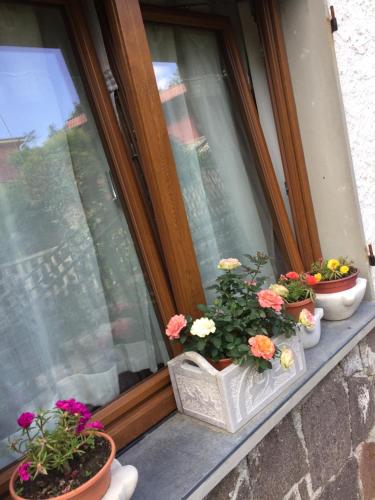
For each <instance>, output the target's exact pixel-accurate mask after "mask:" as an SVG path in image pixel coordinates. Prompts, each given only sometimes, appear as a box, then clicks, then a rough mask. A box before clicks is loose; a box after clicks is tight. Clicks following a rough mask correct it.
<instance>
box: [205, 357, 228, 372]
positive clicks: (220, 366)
mask: <svg viewBox="0 0 375 500" xmlns="http://www.w3.org/2000/svg"><path fill="white" fill-rule="evenodd" d="M208 362H209V363H211V365H212V366H213V367H214V368H216V370H218V371H219V372H221V370H224V368H226V367H227V366H229V365H231V364H232V363H233V361H232V360H231V359H230V358H222V359H218V360H217V361H214V360H213V359H209V360H208Z"/></svg>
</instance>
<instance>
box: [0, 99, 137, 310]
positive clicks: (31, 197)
mask: <svg viewBox="0 0 375 500" xmlns="http://www.w3.org/2000/svg"><path fill="white" fill-rule="evenodd" d="M80 114H82V109H78V108H76V109H75V111H74V112H73V114H72V118H73V117H77V116H79V115H80ZM94 139H96V140H97V133H96V131H95V132H94V131H93V130H92V129H91V127H90V125H89V123H84V124H83V125H82V126H76V127H73V128H70V129H67V128H64V129H60V130H58V129H56V127H55V126H54V125H53V124H51V125H50V127H49V137H48V138H47V139H46V141H45V142H44V143H43V144H42V145H40V146H38V145H33V134H29V137H28V140H27V141H26V142H25V143H24V145H23V146H22V148H21V149H20V150H19V151H17V152H16V153H13V154H12V156H11V158H10V162H11V163H12V164H13V165H15V166H16V168H17V170H18V173H19V175H18V177H17V179H16V180H15V181H13V182H9V183H7V184H3V185H0V198H3V200H4V205H5V203H6V204H7V207H6V208H7V213H8V216H9V217H11V218H12V220H11V222H10V220H8V222H7V221H5V220H4V218H1V221H0V230H1V234H3V235H4V234H5V235H9V237H10V239H12V238H13V241H12V242H11V244H9V241H5V245H3V246H2V250H1V251H2V253H3V256H1V255H0V258H1V261H2V262H4V261H7V260H9V257H11V260H16V259H17V258H21V257H28V256H30V255H33V254H35V253H38V252H44V251H48V250H49V249H53V248H54V249H55V250H54V251H53V252H54V260H55V261H56V259H57V258H59V261H60V260H61V261H62V263H61V265H60V269H61V270H62V271H61V272H62V273H64V272H67V271H68V269H69V266H70V267H73V268H74V272H75V273H76V274H77V275H78V276H79V277H81V278H82V281H81V280H80V283H79V284H75V283H73V282H72V283H69V294H68V295H70V300H71V301H74V295H75V292H74V289H75V288H77V287H78V289H79V290H80V291H81V292H82V291H83V288H85V287H86V288H87V287H90V286H94V287H101V286H103V288H104V290H105V295H106V299H107V301H109V303H110V304H113V307H112V309H113V310H114V313H113V314H114V316H115V317H116V316H117V309H118V307H117V305H118V304H122V307H124V306H123V304H125V303H128V302H129V300H130V302H133V300H132V298H131V297H129V293H128V291H129V290H130V289H131V283H129V282H131V280H132V279H133V281H137V280H138V279H142V276H141V275H135V273H131V274H130V276H129V273H126V270H127V269H128V267H129V262H130V257H129V253H130V252H131V251H132V248H131V245H132V242H131V240H130V235H129V234H128V231H127V228H126V226H125V225H124V224H123V220H122V218H121V215H120V213H119V212H120V210H119V207H118V206H117V205H116V204H115V203H114V202H113V201H112V196H111V193H110V190H109V187H108V183H107V179H106V173H105V170H106V164H105V158H104V157H103V155H102V153H101V150H99V148H98V147H97V146H96V144H95V140H94ZM103 163H104V167H103ZM2 192H3V194H2ZM82 208H83V209H82ZM14 223H15V226H13V227H15V231H14V233H12V234H9V230H10V229H11V227H12V224H14ZM92 244H94V247H95V254H94V255H93V254H92ZM7 246H8V248H7ZM14 249H17V251H18V255H15V254H14ZM9 252H10V253H9ZM48 258H50V257H48ZM51 258H52V257H51ZM94 260H95V261H97V263H98V264H99V269H100V281H101V284H99V283H96V284H95V283H94V281H95V280H97V273H96V274H95V273H94V272H93V267H92V266H95V267H97V266H96V262H94ZM90 268H91V269H90ZM80 271H81V272H80ZM73 274H74V273H73ZM131 276H133V278H131ZM51 277H52V275H51V276H50V277H49V279H51ZM60 278H61V276H60ZM90 280H94V281H93V282H92V283H91V285H90ZM122 283H128V287H127V290H126V292H127V293H126V297H125V292H124V289H123V286H122ZM82 287H83V288H82ZM78 289H77V292H78ZM83 295H84V293H83ZM134 300H135V301H136V298H134ZM62 302H65V307H66V306H67V303H66V300H62ZM79 304H80V306H83V307H85V306H86V307H87V306H88V304H85V305H84V300H83V296H81V297H80V300H79ZM72 305H73V302H72ZM91 306H92V304H91ZM54 307H56V304H55V305H54ZM79 309H80V307H78V304H75V307H72V309H71V311H70V314H71V315H72V314H73V315H74V316H76V318H75V319H78V316H79V314H80V313H79ZM74 311H75V312H76V314H74ZM71 319H72V318H71Z"/></svg>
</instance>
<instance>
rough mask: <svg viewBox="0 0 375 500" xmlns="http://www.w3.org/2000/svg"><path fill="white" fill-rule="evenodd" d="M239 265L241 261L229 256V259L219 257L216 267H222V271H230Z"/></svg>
mask: <svg viewBox="0 0 375 500" xmlns="http://www.w3.org/2000/svg"><path fill="white" fill-rule="evenodd" d="M240 265H241V262H240V261H239V260H238V259H234V258H232V257H230V258H229V259H221V261H220V262H219V265H218V266H217V268H218V269H222V270H223V271H232V270H233V269H236V268H237V267H240Z"/></svg>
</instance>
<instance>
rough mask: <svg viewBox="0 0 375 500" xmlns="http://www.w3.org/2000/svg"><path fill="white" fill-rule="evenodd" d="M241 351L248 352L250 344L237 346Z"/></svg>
mask: <svg viewBox="0 0 375 500" xmlns="http://www.w3.org/2000/svg"><path fill="white" fill-rule="evenodd" d="M237 349H238V350H239V352H248V351H249V346H248V345H245V344H241V345H239V346H238V347H237Z"/></svg>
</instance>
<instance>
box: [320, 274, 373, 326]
mask: <svg viewBox="0 0 375 500" xmlns="http://www.w3.org/2000/svg"><path fill="white" fill-rule="evenodd" d="M366 283H367V280H365V279H364V278H357V283H356V285H355V286H354V287H353V288H349V290H344V291H343V292H336V293H317V294H316V299H315V303H316V306H317V307H322V308H323V309H324V315H323V318H324V319H328V320H330V321H338V320H342V319H347V318H350V316H351V315H352V314H354V313H355V311H356V310H357V308H358V306H359V304H360V303H361V301H362V299H363V296H364V294H365V291H366Z"/></svg>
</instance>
